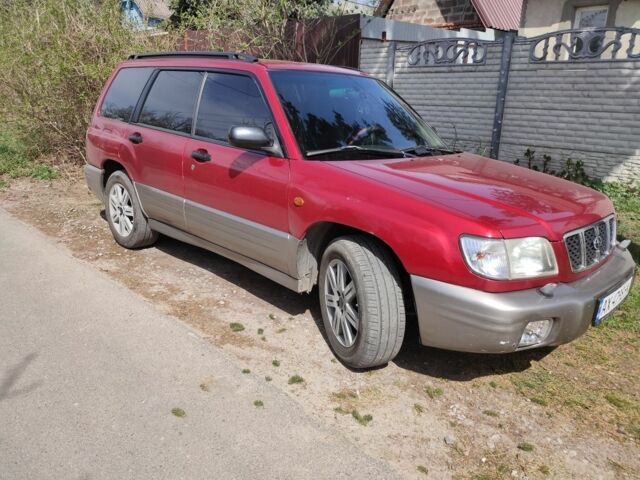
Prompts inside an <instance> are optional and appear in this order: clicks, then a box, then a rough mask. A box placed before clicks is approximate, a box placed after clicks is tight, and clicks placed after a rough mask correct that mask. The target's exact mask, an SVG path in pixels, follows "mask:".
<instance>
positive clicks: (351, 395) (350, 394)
mask: <svg viewBox="0 0 640 480" xmlns="http://www.w3.org/2000/svg"><path fill="white" fill-rule="evenodd" d="M331 396H332V397H333V398H334V400H349V399H356V398H358V394H357V393H356V392H355V391H354V390H351V389H349V388H343V389H342V390H340V391H339V392H334V393H332V394H331Z"/></svg>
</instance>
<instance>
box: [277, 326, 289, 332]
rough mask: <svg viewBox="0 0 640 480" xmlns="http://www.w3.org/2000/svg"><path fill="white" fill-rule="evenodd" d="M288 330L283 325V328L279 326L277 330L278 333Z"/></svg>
mask: <svg viewBox="0 0 640 480" xmlns="http://www.w3.org/2000/svg"><path fill="white" fill-rule="evenodd" d="M286 331H287V329H286V328H284V327H282V328H279V329H278V330H276V333H284V332H286Z"/></svg>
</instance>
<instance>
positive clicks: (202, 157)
mask: <svg viewBox="0 0 640 480" xmlns="http://www.w3.org/2000/svg"><path fill="white" fill-rule="evenodd" d="M191 158H193V159H194V160H196V161H197V162H210V161H211V155H209V152H207V151H206V150H204V149H199V150H194V151H193V152H191Z"/></svg>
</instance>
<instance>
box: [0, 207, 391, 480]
mask: <svg viewBox="0 0 640 480" xmlns="http://www.w3.org/2000/svg"><path fill="white" fill-rule="evenodd" d="M240 371H241V366H239V365H237V364H236V363H235V362H234V361H233V360H232V359H230V358H229V357H228V356H227V355H225V353H224V352H222V351H221V350H219V349H217V348H215V347H214V346H212V345H210V344H209V343H207V342H206V341H205V340H203V339H201V338H200V337H199V336H198V334H197V332H194V331H193V330H192V329H190V328H189V327H187V326H186V325H184V324H182V323H181V322H180V321H179V320H176V319H175V318H171V317H168V316H165V315H162V314H160V313H158V312H157V311H156V310H154V308H153V306H152V305H151V304H150V303H147V302H145V301H144V300H143V299H141V298H140V297H138V296H136V295H135V294H134V293H132V292H130V291H129V290H127V289H126V288H124V287H122V286H119V285H118V284H116V283H114V282H113V281H111V280H110V279H109V278H107V277H106V276H104V275H103V274H102V273H100V272H98V271H96V270H93V269H92V268H91V267H90V266H89V265H87V264H84V263H83V262H81V261H79V260H77V259H74V258H73V257H72V256H71V255H70V254H69V253H68V252H67V251H66V250H65V249H64V248H62V247H60V246H57V245H56V244H55V243H54V242H53V241H52V240H50V239H47V238H45V237H44V236H42V235H41V234H40V233H39V232H37V231H35V230H34V229H32V228H31V227H28V226H26V225H24V224H22V223H20V222H18V221H17V220H15V219H13V218H12V217H10V216H9V215H8V214H7V213H6V212H4V211H2V210H0V479H2V480H4V479H11V480H18V479H49V478H51V479H65V480H67V479H97V478H105V479H118V480H120V479H128V478H136V479H139V478H140V479H142V478H150V479H165V478H166V479H172V480H173V479H179V478H184V479H199V478H203V479H205V478H206V479H226V478H296V479H304V478H329V477H332V478H347V477H349V478H393V477H395V475H394V474H393V473H392V472H391V471H390V470H389V469H388V467H387V466H386V464H383V463H381V462H378V461H376V460H374V459H372V458H370V457H368V456H366V455H365V454H364V453H363V452H362V451H360V450H358V449H357V448H356V447H355V446H354V445H353V444H351V443H349V442H348V441H346V440H345V439H344V438H342V437H341V436H339V435H338V434H337V432H334V431H329V430H327V429H325V428H323V427H322V426H319V425H318V424H316V423H314V420H313V419H310V418H309V417H308V416H305V414H304V413H303V412H302V410H301V409H300V408H299V407H298V405H297V404H296V403H295V402H294V401H293V400H291V399H290V398H289V397H287V396H286V395H285V394H284V393H282V392H281V391H279V390H278V389H277V388H275V387H274V386H273V385H271V384H267V383H266V382H264V380H262V379H260V378H254V377H253V376H252V375H243V374H242V373H240ZM208 379H210V380H211V382H210V385H211V386H210V391H209V392H205V391H203V390H202V389H201V388H200V384H201V383H202V382H205V381H207V380H208ZM256 399H261V400H263V402H264V408H255V407H254V406H253V401H254V400H256ZM174 407H180V408H182V409H184V410H185V412H186V416H185V417H183V418H178V417H176V416H174V415H172V413H171V410H172V409H173V408H174Z"/></svg>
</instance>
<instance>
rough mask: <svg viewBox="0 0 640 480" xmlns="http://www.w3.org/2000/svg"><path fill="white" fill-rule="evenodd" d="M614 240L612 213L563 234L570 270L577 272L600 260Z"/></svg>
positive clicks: (614, 225) (607, 253)
mask: <svg viewBox="0 0 640 480" xmlns="http://www.w3.org/2000/svg"><path fill="white" fill-rule="evenodd" d="M615 241H616V219H615V217H614V216H613V215H611V216H610V217H607V218H604V219H602V220H600V221H599V222H596V223H594V224H591V225H588V226H586V227H584V228H581V229H579V230H574V231H573V232H569V233H567V234H566V235H565V236H564V244H565V245H566V247H567V253H568V254H569V261H570V262H571V270H573V271H574V272H579V271H580V270H584V269H586V268H589V267H591V266H593V265H595V264H596V263H598V262H600V261H602V260H603V259H604V258H605V257H606V256H607V255H609V253H611V250H612V249H613V247H614V245H615Z"/></svg>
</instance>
